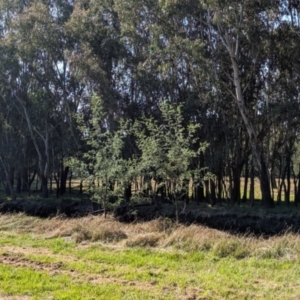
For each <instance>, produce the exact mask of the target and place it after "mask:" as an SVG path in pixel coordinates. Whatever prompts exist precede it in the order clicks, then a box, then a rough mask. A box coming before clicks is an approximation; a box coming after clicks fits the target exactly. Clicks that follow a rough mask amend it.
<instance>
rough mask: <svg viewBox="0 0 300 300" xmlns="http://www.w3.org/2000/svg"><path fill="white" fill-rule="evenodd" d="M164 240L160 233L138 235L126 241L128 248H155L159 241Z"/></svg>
mask: <svg viewBox="0 0 300 300" xmlns="http://www.w3.org/2000/svg"><path fill="white" fill-rule="evenodd" d="M163 238H164V234H161V233H148V234H139V235H137V236H134V237H133V238H132V239H129V240H127V241H126V246H128V247H156V246H158V244H159V241H160V240H161V239H163Z"/></svg>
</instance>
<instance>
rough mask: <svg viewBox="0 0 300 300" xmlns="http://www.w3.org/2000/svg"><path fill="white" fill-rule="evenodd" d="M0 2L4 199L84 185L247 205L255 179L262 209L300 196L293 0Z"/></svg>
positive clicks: (161, 199) (143, 196) (105, 199)
mask: <svg viewBox="0 0 300 300" xmlns="http://www.w3.org/2000/svg"><path fill="white" fill-rule="evenodd" d="M0 4H1V5H0V18H1V22H0V32H1V35H0V39H1V43H0V56H1V59H0V184H1V185H0V186H1V191H3V193H5V194H6V195H7V196H9V197H10V198H11V199H12V201H17V202H18V203H19V202H20V201H22V199H23V198H25V196H23V195H25V193H26V194H29V195H30V194H31V193H32V191H34V190H38V191H39V193H40V195H41V197H42V198H49V197H52V196H54V197H57V198H59V197H61V196H63V195H64V194H68V193H80V194H83V193H87V194H88V195H89V196H90V199H91V200H92V201H94V202H96V203H97V205H98V206H97V210H99V209H100V210H101V211H103V212H104V213H105V214H106V213H107V212H110V211H114V210H115V209H116V208H117V207H127V208H128V207H130V206H131V207H134V206H135V205H138V204H141V203H152V207H153V209H155V211H159V210H160V209H161V207H162V206H164V207H171V208H172V209H173V208H174V209H175V213H174V214H175V215H174V218H175V219H177V220H180V218H181V217H180V212H181V211H182V210H184V208H185V207H187V209H188V208H189V207H194V206H195V205H197V204H199V203H206V204H209V205H211V206H212V207H215V206H220V205H223V206H228V207H231V206H233V205H235V204H243V203H245V204H246V205H249V206H253V205H254V202H255V195H256V194H257V188H258V185H259V187H260V193H261V195H262V199H261V205H262V207H263V208H265V209H271V208H273V207H274V206H275V205H277V204H278V205H279V204H281V203H284V204H286V205H289V204H290V203H291V202H293V205H294V204H295V205H298V204H299V202H300V159H299V155H300V153H299V137H298V136H299V129H300V109H299V103H300V71H299V70H300V59H299V58H300V52H299V51H300V35H299V32H300V18H299V16H300V15H299V13H300V6H299V3H298V1H287V0H286V1H284V0H281V1H275V0H267V1H248V0H245V1H236V0H228V1H219V2H216V1H209V0H208V1H204V0H203V1H202V0H199V1H198V0H197V1H195V0H188V1H176V0H175V1H158V0H115V1H108V0H96V1H89V0H78V1H76V0H67V1H61V0H44V1H42V0H41V1H31V0H29V1H17V0H10V1H8V0H0ZM74 179H76V180H77V181H78V182H79V190H77V189H76V190H75V189H72V180H74ZM255 180H258V182H259V184H257V185H255ZM35 184H36V186H34V187H33V185H35ZM24 201H25V200H24ZM40 201H43V200H40ZM12 203H14V202H12ZM166 203H168V204H171V205H170V206H168V205H167V206H166ZM3 205H4V204H3ZM3 205H2V206H3ZM33 206H34V205H33ZM3 207H4V206H3ZM171 208H170V212H169V214H170V213H171V210H172V209H171ZM2 211H5V209H4V208H3V210H2ZM12 211H16V210H13V209H12ZM56 211H57V210H56ZM172 211H173V210H172ZM190 213H191V214H192V213H193V212H190ZM74 214H75V213H74ZM165 215H166V214H165ZM142 218H144V219H147V217H146V216H143V217H142ZM218 218H219V219H222V218H223V217H221V216H218ZM245 218H246V216H245ZM249 218H250V217H249ZM196 219H197V218H196ZM203 222H204V223H205V221H203ZM206 223H207V222H206ZM208 223H209V222H208ZM229 223H230V222H229ZM229 223H228V224H229ZM237 223H238V222H236V224H237ZM297 226H298V225H297ZM297 226H296V225H295V226H294V227H295V228H296V227H297ZM236 227H243V225H237V226H236ZM297 228H298V227H297Z"/></svg>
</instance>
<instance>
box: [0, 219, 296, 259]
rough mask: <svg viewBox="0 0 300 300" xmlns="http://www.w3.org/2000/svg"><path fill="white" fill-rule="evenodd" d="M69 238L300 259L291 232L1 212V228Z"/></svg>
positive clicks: (123, 245)
mask: <svg viewBox="0 0 300 300" xmlns="http://www.w3.org/2000/svg"><path fill="white" fill-rule="evenodd" d="M12 229H13V230H14V231H17V232H27V233H30V232H31V233H33V234H37V235H42V236H43V237H44V238H55V237H69V238H70V239H71V240H73V241H75V242H76V243H81V242H83V241H85V242H96V241H98V242H102V243H106V244H108V243H109V244H111V246H118V247H158V248H174V249H178V250H183V251H188V252H189V251H207V252H208V251H210V252H211V253H213V254H214V255H216V256H218V257H227V256H232V257H235V258H238V259H239V258H244V257H258V258H281V257H282V258H283V257H284V258H286V259H298V258H300V236H299V235H298V234H294V233H291V232H286V233H285V234H284V235H280V236H274V237H271V238H268V239H265V238H263V237H256V236H242V235H240V236H239V235H233V234H229V233H227V232H223V231H219V230H215V229H211V228H208V227H204V226H200V225H190V226H184V225H178V224H176V223H173V222H171V221H170V220H168V219H167V220H165V219H157V220H152V221H150V222H144V223H131V224H124V223H121V222H118V221H116V220H115V219H114V218H113V217H111V216H108V217H107V218H104V217H102V216H88V217H83V218H78V219H64V218H60V217H57V218H52V219H38V218H34V217H28V216H25V215H22V214H20V215H0V230H8V231H9V230H12Z"/></svg>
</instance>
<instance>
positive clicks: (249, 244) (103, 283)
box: [0, 215, 300, 299]
mask: <svg viewBox="0 0 300 300" xmlns="http://www.w3.org/2000/svg"><path fill="white" fill-rule="evenodd" d="M299 259H300V237H299V236H298V235H295V234H291V233H286V234H285V235H282V236H277V237H272V238H269V239H267V240H266V239H263V238H257V237H251V236H250V237H249V236H248V237H245V236H233V235H230V234H228V233H224V232H220V231H217V230H212V229H208V228H205V227H201V226H196V225H192V226H189V227H184V226H182V225H176V224H173V223H171V222H170V221H169V220H155V221H151V222H147V223H137V224H121V223H119V222H117V221H115V220H114V219H112V218H107V219H104V218H102V217H92V216H91V217H85V218H81V219H62V218H54V219H44V220H42V219H38V218H33V217H27V216H24V215H2V216H0V298H1V299H297V297H298V295H299V286H300V276H299V275H300V260H299Z"/></svg>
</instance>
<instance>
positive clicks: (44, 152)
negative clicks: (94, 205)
mask: <svg viewBox="0 0 300 300" xmlns="http://www.w3.org/2000/svg"><path fill="white" fill-rule="evenodd" d="M59 4H60V3H59V1H58V2H57V3H56V2H55V1H51V3H42V2H35V3H32V4H31V5H29V6H28V7H27V8H25V9H24V10H23V11H22V12H20V13H19V14H18V15H16V16H15V17H14V18H13V19H12V20H11V23H10V29H11V30H10V31H9V32H7V33H6V34H5V36H4V40H5V43H6V44H8V45H10V47H11V48H12V49H13V53H14V58H13V59H14V61H15V62H17V64H18V75H17V76H16V80H15V82H13V83H12V84H11V97H12V99H13V101H14V103H15V107H16V109H17V110H18V112H19V113H20V115H21V116H22V117H23V118H24V119H25V120H26V123H27V128H28V132H29V135H30V138H31V140H32V142H33V145H34V148H35V151H36V154H37V157H38V170H39V176H40V177H41V180H42V194H43V196H44V197H47V196H48V177H49V172H50V164H51V148H52V147H51V144H53V142H54V143H56V142H57V141H56V140H55V138H57V137H54V132H55V131H56V130H57V128H58V127H59V128H60V130H61V132H65V128H70V130H71V132H72V131H74V130H75V129H74V128H75V127H74V126H73V124H72V118H73V116H72V113H74V112H75V111H76V106H77V107H78V105H79V104H78V103H77V104H76V101H77V102H78V100H76V93H75V92H76V91H77V90H78V88H77V87H76V82H74V80H72V77H71V76H70V73H69V70H68V67H67V62H66V57H65V50H66V44H67V42H66V38H65V36H64V35H63V22H65V20H64V18H63V17H65V18H66V19H67V17H68V16H69V15H70V11H67V9H64V10H63V13H65V14H66V15H64V16H63V15H62V14H63V13H62V11H61V10H60V8H61V7H59ZM67 8H68V9H69V10H70V9H71V7H69V6H68V7H67ZM76 89H77V90H76ZM72 106H75V109H73V112H71V111H70V110H71V109H70V108H71V107H72ZM66 125H67V126H66ZM63 136H67V135H63V134H60V140H61V141H62V138H63ZM73 136H75V135H74V134H73ZM62 155H63V154H62Z"/></svg>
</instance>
